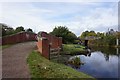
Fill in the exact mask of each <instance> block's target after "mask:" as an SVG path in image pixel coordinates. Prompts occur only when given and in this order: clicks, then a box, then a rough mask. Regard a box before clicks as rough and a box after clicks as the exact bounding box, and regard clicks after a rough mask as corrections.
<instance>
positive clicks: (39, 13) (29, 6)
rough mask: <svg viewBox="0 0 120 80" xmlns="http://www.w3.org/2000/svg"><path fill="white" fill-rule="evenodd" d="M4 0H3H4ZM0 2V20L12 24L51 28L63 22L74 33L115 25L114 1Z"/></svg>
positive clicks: (116, 15)
mask: <svg viewBox="0 0 120 80" xmlns="http://www.w3.org/2000/svg"><path fill="white" fill-rule="evenodd" d="M5 1H6V0H5ZM70 1H71V2H59V1H58V2H47V1H46V2H33V1H29V2H17V1H16V2H7V1H6V2H1V3H0V23H5V24H7V25H9V26H12V27H13V28H16V27H18V26H23V27H24V28H25V29H27V28H31V29H33V31H35V32H36V33H37V32H39V31H45V32H51V31H52V30H53V28H54V27H55V26H66V27H68V28H69V30H70V31H72V32H73V33H75V34H76V35H77V36H80V34H81V33H82V32H83V31H86V30H89V31H90V30H94V31H96V32H106V31H108V28H109V29H111V28H112V29H114V30H117V29H118V2H117V1H116V2H113V1H112V0H111V2H103V1H98V2H97V1H95V0H93V2H87V1H86V2H77V1H76V0H75V1H72V0H70Z"/></svg>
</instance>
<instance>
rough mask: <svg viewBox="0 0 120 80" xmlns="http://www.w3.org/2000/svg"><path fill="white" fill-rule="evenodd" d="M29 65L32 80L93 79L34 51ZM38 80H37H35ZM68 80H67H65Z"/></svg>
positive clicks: (28, 59)
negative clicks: (45, 79) (48, 79)
mask: <svg viewBox="0 0 120 80" xmlns="http://www.w3.org/2000/svg"><path fill="white" fill-rule="evenodd" d="M27 63H28V65H29V68H30V74H31V77H32V79H35V78H63V79H64V78H81V79H83V80H84V79H86V78H91V79H93V80H94V78H93V77H91V76H89V75H87V74H84V73H82V72H78V71H76V70H75V69H73V68H71V67H68V66H66V65H64V64H58V63H55V62H51V61H50V60H47V59H46V58H44V57H42V56H41V55H40V53H38V52H35V51H33V52H32V53H31V54H30V55H29V56H28V58H27ZM35 80H36V79H35ZM65 80H66V79H65Z"/></svg>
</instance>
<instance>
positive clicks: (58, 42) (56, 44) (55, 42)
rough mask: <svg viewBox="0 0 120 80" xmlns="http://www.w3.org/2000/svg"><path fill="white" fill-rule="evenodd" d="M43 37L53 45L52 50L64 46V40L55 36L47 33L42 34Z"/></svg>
mask: <svg viewBox="0 0 120 80" xmlns="http://www.w3.org/2000/svg"><path fill="white" fill-rule="evenodd" d="M41 37H46V38H47V39H48V41H49V43H50V44H51V48H59V47H61V46H62V38H61V37H56V36H54V35H50V34H47V33H46V32H42V33H41Z"/></svg>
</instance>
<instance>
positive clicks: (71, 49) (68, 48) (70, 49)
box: [63, 44, 86, 54]
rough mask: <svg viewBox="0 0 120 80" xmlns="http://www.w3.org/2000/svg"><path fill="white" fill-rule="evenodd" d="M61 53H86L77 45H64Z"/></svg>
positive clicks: (83, 48)
mask: <svg viewBox="0 0 120 80" xmlns="http://www.w3.org/2000/svg"><path fill="white" fill-rule="evenodd" d="M63 51H64V52H65V53H66V54H75V53H84V52H86V50H85V47H84V46H82V45H79V44H64V45H63Z"/></svg>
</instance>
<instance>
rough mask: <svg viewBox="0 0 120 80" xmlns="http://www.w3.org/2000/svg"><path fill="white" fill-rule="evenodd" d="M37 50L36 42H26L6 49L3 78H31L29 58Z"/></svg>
mask: <svg viewBox="0 0 120 80" xmlns="http://www.w3.org/2000/svg"><path fill="white" fill-rule="evenodd" d="M35 48H36V43H35V42H25V43H18V44H16V45H13V46H11V47H9V48H6V49H4V50H3V51H2V78H30V73H29V68H28V65H27V56H28V54H29V53H30V52H31V51H32V50H34V49H35Z"/></svg>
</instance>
